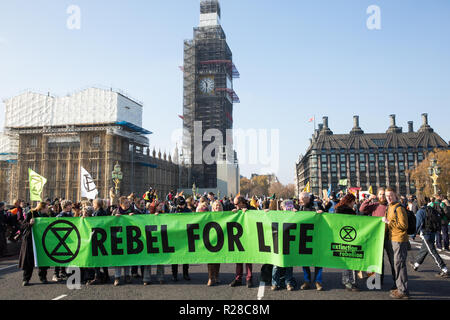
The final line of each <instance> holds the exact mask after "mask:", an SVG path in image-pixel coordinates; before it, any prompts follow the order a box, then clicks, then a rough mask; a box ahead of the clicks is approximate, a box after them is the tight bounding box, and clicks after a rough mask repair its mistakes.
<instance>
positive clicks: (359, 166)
mask: <svg viewBox="0 0 450 320" xmlns="http://www.w3.org/2000/svg"><path fill="white" fill-rule="evenodd" d="M390 122H391V123H390V126H389V128H388V130H387V131H386V132H385V133H374V134H372V133H368V134H366V133H364V131H363V130H362V129H361V128H360V127H359V117H358V116H354V118H353V129H352V130H351V131H350V133H349V134H334V133H333V132H332V131H331V130H330V128H329V127H328V117H323V123H322V124H320V125H319V129H316V130H315V133H314V135H313V136H312V138H311V139H310V146H309V147H308V149H307V151H306V154H305V155H304V156H303V155H301V156H300V158H299V161H298V162H297V163H296V179H295V180H296V186H297V192H298V193H299V192H301V191H302V190H303V189H304V187H305V186H306V185H307V183H308V182H309V183H310V186H311V192H312V193H314V194H316V195H321V194H322V190H324V189H328V188H329V186H330V185H331V186H332V190H340V189H345V188H347V187H360V188H361V189H362V190H368V189H369V187H370V186H372V188H373V189H374V191H375V190H376V188H379V187H387V186H390V187H394V188H396V189H397V192H399V193H400V194H402V195H405V194H409V193H415V187H414V183H413V181H410V179H409V176H408V174H407V170H408V169H412V168H413V167H416V166H417V165H418V164H419V163H420V162H421V161H422V160H423V159H424V158H425V157H426V155H427V153H428V152H430V151H432V150H434V149H444V150H445V149H448V148H449V145H448V143H447V142H446V141H444V140H443V139H442V138H441V137H440V136H439V135H438V134H437V133H435V132H434V130H433V129H432V128H431V127H430V126H429V124H428V115H427V114H422V122H423V123H422V126H421V127H420V129H419V130H418V131H416V132H415V131H414V128H413V122H412V121H410V122H408V131H407V132H403V129H402V128H400V127H397V126H396V122H395V115H391V116H390ZM345 179H347V186H340V183H339V181H340V180H345Z"/></svg>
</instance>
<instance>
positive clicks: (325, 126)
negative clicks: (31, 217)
mask: <svg viewBox="0 0 450 320" xmlns="http://www.w3.org/2000/svg"><path fill="white" fill-rule="evenodd" d="M323 127H324V128H325V129H327V128H328V117H323Z"/></svg>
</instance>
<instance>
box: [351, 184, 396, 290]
mask: <svg viewBox="0 0 450 320" xmlns="http://www.w3.org/2000/svg"><path fill="white" fill-rule="evenodd" d="M385 192H386V191H385V189H384V188H378V192H377V195H376V196H375V195H373V194H372V195H370V196H369V198H368V199H366V200H364V202H363V203H362V204H361V207H360V208H359V210H360V211H361V212H362V213H363V214H364V215H368V216H372V217H384V216H385V215H386V210H387V201H386V196H385ZM376 200H378V201H376ZM384 251H386V254H387V257H388V260H389V265H390V266H391V274H392V280H393V281H394V286H393V287H392V288H391V290H395V289H397V286H396V285H395V279H396V277H395V269H394V260H393V255H392V253H391V250H390V243H389V233H388V232H386V233H385V239H384ZM383 283H384V255H383V268H382V271H381V285H383Z"/></svg>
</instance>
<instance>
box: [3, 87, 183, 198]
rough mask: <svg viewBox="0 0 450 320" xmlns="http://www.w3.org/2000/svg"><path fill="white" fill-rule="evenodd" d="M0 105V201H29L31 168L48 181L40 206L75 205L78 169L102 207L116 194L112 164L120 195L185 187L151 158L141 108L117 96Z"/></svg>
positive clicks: (165, 160) (173, 163) (38, 97)
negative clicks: (1, 108) (52, 202)
mask: <svg viewBox="0 0 450 320" xmlns="http://www.w3.org/2000/svg"><path fill="white" fill-rule="evenodd" d="M5 104H6V117H5V133H4V135H3V140H5V138H8V139H7V143H4V144H3V145H2V146H0V155H1V157H0V178H1V179H0V201H5V200H6V201H8V202H12V201H13V199H17V198H20V199H25V200H29V198H30V192H29V182H28V169H29V168H31V169H33V170H34V171H36V172H37V173H38V174H40V175H41V176H44V177H45V178H46V179H47V183H46V185H45V187H44V191H43V193H42V196H43V197H44V198H56V197H61V198H67V199H72V200H75V201H77V200H81V196H80V180H81V179H80V171H81V167H83V168H84V169H86V170H87V171H88V172H89V173H90V174H91V176H92V178H93V180H94V182H95V184H96V186H97V188H98V190H99V195H98V196H99V197H100V198H104V199H106V198H109V190H110V188H111V187H113V186H114V183H113V181H112V171H113V169H114V165H115V164H116V163H118V164H119V165H120V167H121V171H122V173H123V180H122V181H121V184H120V193H121V195H128V194H130V193H131V192H137V194H138V195H142V194H143V193H144V192H145V191H146V190H148V188H149V187H152V188H154V189H157V190H158V191H159V192H158V193H159V195H160V197H164V196H165V195H166V194H167V193H168V192H169V191H170V190H177V188H178V187H179V185H180V183H181V182H182V181H184V180H183V174H182V172H183V170H180V165H179V164H178V163H177V162H178V160H177V159H172V157H171V155H167V154H166V153H165V152H164V154H161V151H159V152H158V153H157V152H156V150H154V149H153V151H151V150H150V146H149V139H148V135H150V134H151V133H152V132H150V131H148V130H146V129H144V128H142V109H143V107H142V104H141V103H140V102H137V101H134V100H132V99H131V98H128V97H127V96H125V95H123V94H121V93H119V92H115V91H112V90H104V89H97V88H89V89H86V90H83V91H81V92H77V93H75V94H73V95H68V96H66V97H51V96H50V95H42V94H38V93H32V92H27V93H24V94H21V95H19V96H16V97H13V98H11V99H7V100H6V101H5ZM11 146H13V147H12V148H11ZM1 149H3V151H2V150H1ZM5 150H7V152H4V151H5ZM176 152H178V151H176ZM175 157H176V158H178V157H177V156H175ZM184 171H185V170H184Z"/></svg>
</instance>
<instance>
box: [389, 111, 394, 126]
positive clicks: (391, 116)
mask: <svg viewBox="0 0 450 320" xmlns="http://www.w3.org/2000/svg"><path fill="white" fill-rule="evenodd" d="M389 118H390V119H391V127H395V114H391V115H390V116H389Z"/></svg>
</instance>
